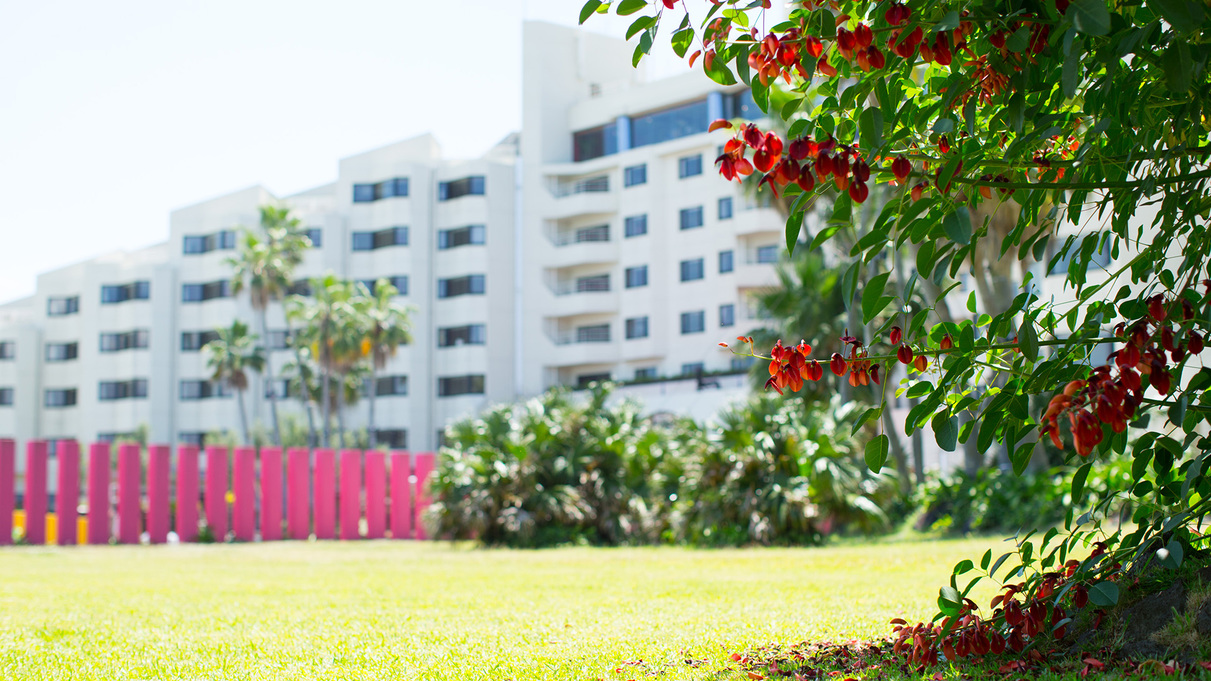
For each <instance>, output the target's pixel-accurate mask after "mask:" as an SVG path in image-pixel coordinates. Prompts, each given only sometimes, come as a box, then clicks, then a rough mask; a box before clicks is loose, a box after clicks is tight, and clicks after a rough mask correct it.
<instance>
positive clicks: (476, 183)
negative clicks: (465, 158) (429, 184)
mask: <svg viewBox="0 0 1211 681" xmlns="http://www.w3.org/2000/svg"><path fill="white" fill-rule="evenodd" d="M483 195H484V176H483V175H473V176H471V177H464V178H463V179H461V180H451V181H449V182H442V183H441V184H439V185H438V186H437V200H438V201H450V200H452V199H457V198H459V197H460V196H483Z"/></svg>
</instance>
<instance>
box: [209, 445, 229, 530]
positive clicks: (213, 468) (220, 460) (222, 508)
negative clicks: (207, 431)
mask: <svg viewBox="0 0 1211 681" xmlns="http://www.w3.org/2000/svg"><path fill="white" fill-rule="evenodd" d="M206 525H207V526H209V527H210V533H211V535H212V536H213V537H214V540H215V541H217V542H222V541H227V448H226V447H223V446H221V445H212V446H209V447H207V448H206Z"/></svg>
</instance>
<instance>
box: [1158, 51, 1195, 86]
mask: <svg viewBox="0 0 1211 681" xmlns="http://www.w3.org/2000/svg"><path fill="white" fill-rule="evenodd" d="M1164 64H1165V84H1166V85H1167V86H1168V87H1169V89H1170V90H1172V91H1173V92H1177V93H1182V92H1189V90H1190V83H1191V81H1192V80H1193V78H1194V64H1193V63H1192V62H1191V61H1190V48H1189V47H1188V46H1187V45H1186V43H1184V42H1174V43H1173V44H1171V45H1169V49H1167V50H1165V58H1164Z"/></svg>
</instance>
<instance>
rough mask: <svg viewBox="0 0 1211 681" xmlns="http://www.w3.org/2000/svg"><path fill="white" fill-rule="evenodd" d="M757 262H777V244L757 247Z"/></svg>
mask: <svg viewBox="0 0 1211 681" xmlns="http://www.w3.org/2000/svg"><path fill="white" fill-rule="evenodd" d="M757 262H759V263H764V264H770V263H775V262H778V244H770V245H769V246H758V247H757Z"/></svg>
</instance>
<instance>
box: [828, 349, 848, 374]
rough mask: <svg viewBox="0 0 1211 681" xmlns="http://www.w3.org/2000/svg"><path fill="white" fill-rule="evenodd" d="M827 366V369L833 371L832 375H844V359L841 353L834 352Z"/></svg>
mask: <svg viewBox="0 0 1211 681" xmlns="http://www.w3.org/2000/svg"><path fill="white" fill-rule="evenodd" d="M828 365H829V368H830V369H832V370H833V373H834V374H836V375H838V376H844V375H845V358H844V357H842V356H841V353H839V352H834V353H833V358H832V360H831V361H830V362H829V363H828Z"/></svg>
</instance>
